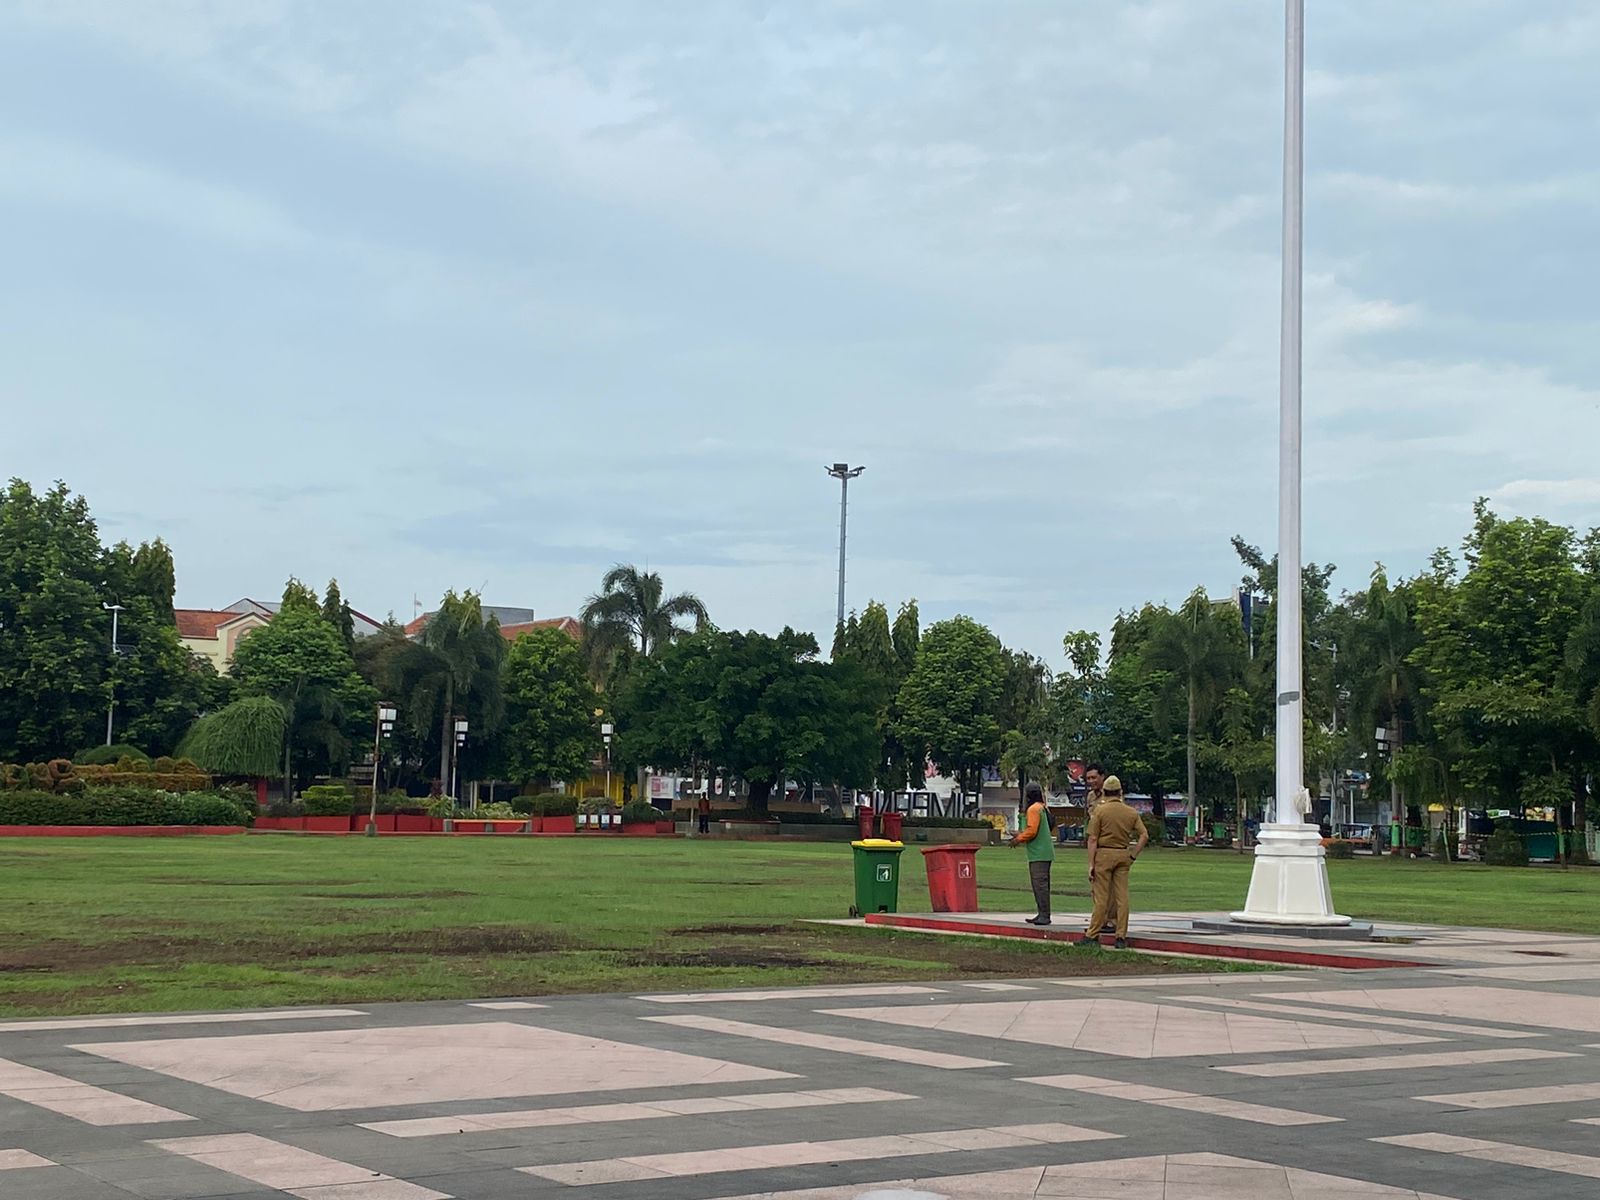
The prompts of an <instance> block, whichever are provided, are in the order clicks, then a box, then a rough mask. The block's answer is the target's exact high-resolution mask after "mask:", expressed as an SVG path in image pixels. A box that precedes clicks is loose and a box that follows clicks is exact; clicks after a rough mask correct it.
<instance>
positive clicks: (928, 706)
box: [900, 617, 1006, 792]
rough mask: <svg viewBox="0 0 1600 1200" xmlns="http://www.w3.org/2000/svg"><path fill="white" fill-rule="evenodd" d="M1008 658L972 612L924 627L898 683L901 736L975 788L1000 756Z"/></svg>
mask: <svg viewBox="0 0 1600 1200" xmlns="http://www.w3.org/2000/svg"><path fill="white" fill-rule="evenodd" d="M1005 678H1006V662H1005V655H1004V653H1003V652H1002V649H1001V646H1000V641H999V639H998V638H996V637H995V636H994V634H993V633H991V632H989V630H988V629H987V628H985V627H984V626H982V625H980V624H978V622H976V621H974V620H973V619H972V618H971V617H952V618H951V619H949V620H947V621H940V622H938V623H937V624H934V625H932V626H930V627H929V628H928V632H927V634H926V635H925V636H924V637H923V638H922V642H921V646H920V647H919V648H918V651H917V660H916V666H915V667H913V668H912V671H911V674H910V675H909V676H907V678H906V681H905V684H904V685H903V686H902V687H901V689H900V737H901V740H902V742H903V743H904V744H905V745H906V746H908V747H915V748H917V749H919V750H924V749H925V751H926V753H927V755H928V756H929V757H931V758H932V759H933V761H934V762H936V763H937V764H938V765H939V769H940V770H942V771H944V772H946V773H947V774H950V775H953V776H955V777H956V778H957V779H959V780H961V783H962V787H963V788H964V789H965V790H967V791H969V792H970V791H974V790H976V789H977V787H978V786H979V783H980V780H981V772H982V769H983V768H984V767H986V766H989V765H991V764H992V763H994V762H995V761H996V759H997V758H998V756H999V743H1000V734H1001V729H1000V702H1001V697H1002V693H1003V690H1004V688H1005Z"/></svg>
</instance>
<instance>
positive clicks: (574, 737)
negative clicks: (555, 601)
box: [501, 629, 600, 782]
mask: <svg viewBox="0 0 1600 1200" xmlns="http://www.w3.org/2000/svg"><path fill="white" fill-rule="evenodd" d="M504 680H505V704H506V723H505V727H504V729H503V731H502V735H501V740H502V743H503V746H504V751H505V759H506V765H507V767H508V769H509V770H510V771H511V773H512V776H513V777H514V778H517V779H522V780H534V779H540V780H544V779H550V780H561V781H563V782H570V781H572V780H575V779H581V778H583V777H584V776H586V775H587V774H588V772H589V765H590V763H591V761H592V760H593V758H594V754H595V752H596V751H597V750H598V749H599V747H600V734H599V730H598V729H597V727H596V724H595V715H594V714H595V708H596V706H597V705H598V703H599V700H598V698H597V697H596V695H595V691H594V687H593V685H592V684H590V682H589V677H588V675H587V674H586V673H585V671H584V664H583V655H582V653H581V652H580V651H579V649H578V644H577V643H576V642H575V641H573V640H572V638H570V637H569V636H567V635H566V634H565V633H563V632H561V630H559V629H535V630H532V631H530V632H528V633H524V634H522V635H521V636H520V637H518V638H517V640H516V641H514V642H512V643H511V649H510V650H509V651H508V652H507V654H506V663H505V672H504Z"/></svg>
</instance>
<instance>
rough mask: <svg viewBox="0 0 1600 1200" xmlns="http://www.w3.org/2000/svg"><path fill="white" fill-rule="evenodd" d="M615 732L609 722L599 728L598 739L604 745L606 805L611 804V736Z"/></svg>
mask: <svg viewBox="0 0 1600 1200" xmlns="http://www.w3.org/2000/svg"><path fill="white" fill-rule="evenodd" d="M614 732H616V726H614V725H613V724H612V723H611V722H610V721H606V722H603V723H602V724H601V726H600V737H601V739H602V740H603V741H604V742H605V744H606V803H607V804H609V803H611V735H612V734H613V733H614Z"/></svg>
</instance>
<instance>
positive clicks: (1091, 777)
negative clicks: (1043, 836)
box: [1063, 763, 1117, 933]
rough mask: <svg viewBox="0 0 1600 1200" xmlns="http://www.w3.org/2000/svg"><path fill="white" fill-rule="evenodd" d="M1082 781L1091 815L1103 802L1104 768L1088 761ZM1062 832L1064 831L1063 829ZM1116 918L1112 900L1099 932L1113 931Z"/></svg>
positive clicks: (1085, 800)
mask: <svg viewBox="0 0 1600 1200" xmlns="http://www.w3.org/2000/svg"><path fill="white" fill-rule="evenodd" d="M1083 781H1084V783H1086V784H1088V785H1089V794H1088V795H1087V796H1085V797H1084V799H1083V807H1084V809H1085V810H1086V811H1087V812H1088V814H1089V815H1090V816H1091V817H1092V816H1094V810H1095V809H1097V808H1099V807H1100V806H1101V805H1102V804H1104V803H1105V799H1106V797H1105V792H1103V791H1102V790H1101V789H1102V788H1103V787H1104V786H1105V782H1106V769H1105V768H1104V767H1102V766H1101V765H1100V764H1099V763H1090V764H1089V765H1088V766H1087V767H1086V768H1084V772H1083ZM1063 832H1064V831H1063ZM1116 919H1117V907H1116V901H1114V900H1113V901H1112V904H1111V909H1110V911H1108V912H1107V913H1106V923H1105V925H1104V926H1102V927H1101V929H1100V932H1101V933H1115V932H1116V926H1115V925H1114V924H1113V922H1114V921H1115V920H1116Z"/></svg>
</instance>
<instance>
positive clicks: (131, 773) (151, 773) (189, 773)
mask: <svg viewBox="0 0 1600 1200" xmlns="http://www.w3.org/2000/svg"><path fill="white" fill-rule="evenodd" d="M114 748H115V747H113V749H114ZM93 787H119V788H143V789H148V790H150V791H159V792H206V791H210V790H211V776H210V775H207V774H206V773H205V772H204V771H202V770H201V769H200V768H199V767H197V766H195V765H194V763H192V762H190V761H189V760H188V759H186V758H164V757H163V758H158V759H155V760H154V761H151V760H150V759H147V758H138V759H135V758H132V757H129V756H126V755H124V756H123V757H121V758H119V759H117V761H116V762H114V763H108V764H103V765H95V764H92V763H83V764H79V763H73V762H70V761H68V760H67V759H64V758H53V759H51V760H50V761H49V762H47V763H28V764H26V765H24V764H21V763H0V790H3V791H38V792H55V793H58V794H62V795H70V794H72V793H74V792H81V791H83V790H84V789H85V788H93Z"/></svg>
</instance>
